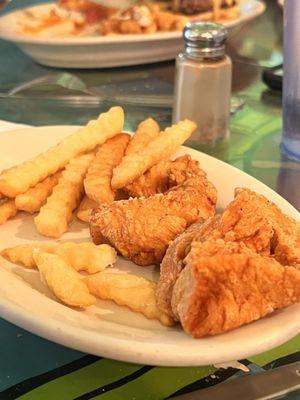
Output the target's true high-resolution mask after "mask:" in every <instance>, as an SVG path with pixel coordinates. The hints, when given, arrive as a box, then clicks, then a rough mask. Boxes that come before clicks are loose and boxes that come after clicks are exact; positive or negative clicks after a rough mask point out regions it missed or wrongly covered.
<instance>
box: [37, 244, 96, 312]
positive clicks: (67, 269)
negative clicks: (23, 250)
mask: <svg viewBox="0 0 300 400" xmlns="http://www.w3.org/2000/svg"><path fill="white" fill-rule="evenodd" d="M33 258H34V260H35V262H36V265H37V267H38V269H39V271H40V273H41V274H42V277H43V278H44V280H45V281H46V283H47V285H48V287H49V289H50V290H51V291H52V292H53V293H54V294H55V296H56V297H57V298H58V299H59V300H61V301H62V302H63V303H65V304H67V305H69V306H74V307H88V306H91V305H92V304H95V302H96V298H95V297H94V296H92V295H91V294H90V292H89V290H88V288H87V286H86V284H85V283H84V282H83V281H82V279H81V278H80V274H79V273H78V272H76V271H75V270H74V269H73V268H72V267H71V266H70V265H69V264H67V263H66V262H65V261H64V260H63V259H62V258H60V257H59V256H57V255H56V254H50V253H44V252H42V251H40V250H35V251H34V253H33Z"/></svg>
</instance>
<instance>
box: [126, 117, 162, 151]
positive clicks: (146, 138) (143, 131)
mask: <svg viewBox="0 0 300 400" xmlns="http://www.w3.org/2000/svg"><path fill="white" fill-rule="evenodd" d="M159 133H160V128H159V125H158V123H157V122H156V121H155V120H154V119H153V118H147V119H145V120H144V121H142V122H141V123H140V124H139V126H138V127H137V130H136V132H135V134H134V135H133V136H132V138H131V140H130V142H129V145H128V147H127V149H126V152H125V154H126V155H128V154H132V153H137V152H138V151H140V150H141V149H143V148H144V147H146V146H147V145H148V144H149V143H150V142H151V141H152V140H153V139H155V138H157V137H158V136H159Z"/></svg>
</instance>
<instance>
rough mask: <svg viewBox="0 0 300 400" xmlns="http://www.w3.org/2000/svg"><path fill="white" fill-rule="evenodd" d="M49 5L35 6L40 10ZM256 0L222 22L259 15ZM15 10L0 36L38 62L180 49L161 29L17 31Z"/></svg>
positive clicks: (83, 63) (155, 57)
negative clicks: (77, 33) (49, 34)
mask: <svg viewBox="0 0 300 400" xmlns="http://www.w3.org/2000/svg"><path fill="white" fill-rule="evenodd" d="M49 7H52V6H51V5H50V4H43V5H39V6H35V8H39V9H41V10H44V9H45V10H46V9H47V8H49ZM264 10H265V5H264V3H262V2H261V1H259V0H241V15H240V17H239V18H237V19H235V20H232V21H230V22H227V23H225V25H226V26H227V27H228V28H232V27H235V26H237V25H240V24H242V23H244V22H246V21H248V20H250V19H252V18H255V17H257V16H258V15H260V14H262V13H263V12H264ZM20 13H22V11H16V12H13V13H10V14H7V15H5V16H3V17H1V18H0V38H2V39H6V40H8V41H10V42H13V43H15V44H16V45H17V46H18V47H20V49H21V50H23V52H24V53H26V54H27V55H29V56H30V57H32V58H33V59H34V60H35V61H37V62H38V63H40V64H43V65H47V66H51V67H65V68H100V67H101V68H105V67H115V66H125V65H138V64H146V63H150V62H157V61H165V60H171V59H173V58H174V57H175V56H176V55H177V54H178V53H179V52H180V51H181V50H182V48H183V42H182V38H181V36H182V33H181V31H176V32H162V33H155V34H143V35H115V36H102V37H101V36H98V37H96V36H93V37H81V38H78V37H74V38H39V37H32V36H26V35H24V34H21V33H18V22H17V21H18V18H19V15H20Z"/></svg>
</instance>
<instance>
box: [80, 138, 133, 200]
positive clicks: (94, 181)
mask: <svg viewBox="0 0 300 400" xmlns="http://www.w3.org/2000/svg"><path fill="white" fill-rule="evenodd" d="M129 139H130V136H129V135H127V134H126V133H120V134H119V135H116V136H115V137H113V138H112V139H109V140H107V141H106V142H105V143H104V144H103V145H102V146H101V147H100V148H99V150H98V151H97V153H96V156H95V158H94V159H93V161H92V162H91V164H90V166H89V168H88V172H87V174H86V177H85V179H84V188H85V193H86V195H87V197H88V198H89V199H91V200H94V201H95V202H96V203H98V204H101V203H110V202H112V201H114V198H115V192H114V191H113V190H112V188H111V185H110V183H111V177H112V174H113V169H114V168H115V167H116V166H117V165H118V164H120V162H121V160H122V158H123V155H124V153H125V149H126V147H127V144H128V142H129Z"/></svg>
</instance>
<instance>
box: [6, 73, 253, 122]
mask: <svg viewBox="0 0 300 400" xmlns="http://www.w3.org/2000/svg"><path fill="white" fill-rule="evenodd" d="M48 85H49V86H53V85H54V86H58V87H59V88H62V89H65V91H66V93H55V92H54V91H53V90H51V89H50V90H37V91H35V92H31V93H30V94H28V95H27V94H24V93H23V92H25V91H26V90H32V89H39V88H40V89H42V88H43V87H46V86H48ZM118 85H121V84H120V82H119V83H118ZM118 85H113V84H111V85H101V86H94V87H90V88H88V87H87V85H86V84H85V82H83V81H82V80H81V79H80V78H78V77H77V76H75V75H73V74H69V73H56V74H49V75H44V76H41V77H39V78H36V79H33V80H30V81H27V82H23V83H20V84H18V85H17V86H15V87H13V88H11V89H9V90H2V91H1V90H0V99H1V98H2V99H7V98H10V97H13V98H21V99H25V98H27V99H36V100H37V99H43V100H50V101H51V100H54V101H60V102H64V103H69V104H70V103H74V104H77V105H78V104H79V103H86V104H87V105H96V104H99V103H101V102H110V103H119V104H127V105H133V106H139V107H141V106H142V107H155V108H172V106H173V95H172V94H162V93H161V94H156V93H153V90H152V93H145V92H142V93H141V92H134V91H133V92H130V93H129V92H128V91H125V92H124V88H122V89H121V88H119V90H118ZM131 86H132V85H131ZM147 86H148V85H147V84H146V85H145V88H146V87H147ZM145 91H146V89H145ZM154 91H155V90H154ZM244 104H245V100H244V99H242V98H238V97H232V99H231V115H233V114H235V113H236V112H237V111H238V110H240V109H241V108H243V106H244Z"/></svg>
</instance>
